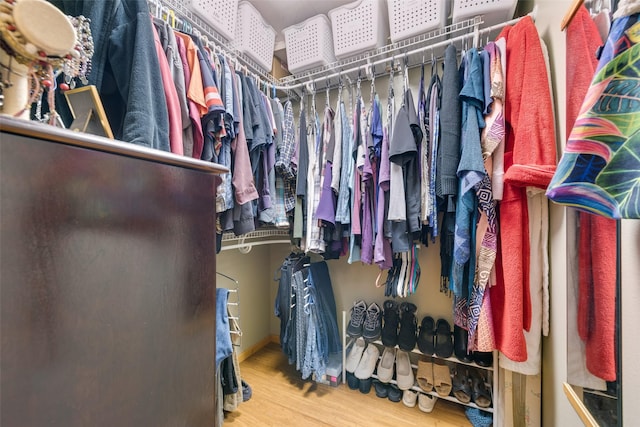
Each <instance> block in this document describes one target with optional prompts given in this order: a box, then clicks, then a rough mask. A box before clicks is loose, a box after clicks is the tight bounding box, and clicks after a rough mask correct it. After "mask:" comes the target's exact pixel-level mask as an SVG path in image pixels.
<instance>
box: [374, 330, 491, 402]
mask: <svg viewBox="0 0 640 427" xmlns="http://www.w3.org/2000/svg"><path fill="white" fill-rule="evenodd" d="M371 343H373V344H376V345H379V346H380V347H384V344H382V341H380V340H375V341H371ZM395 348H396V349H399V347H398V346H397V345H396V346H395ZM410 353H414V354H418V355H420V357H431V358H433V359H438V360H444V361H448V362H451V363H456V364H461V365H468V366H472V367H474V368H478V369H485V370H487V371H493V367H484V366H480V365H478V364H476V363H467V362H461V361H460V360H458V359H456V358H455V357H446V358H444V357H439V356H436V355H435V354H433V355H427V354H424V353H422V352H421V351H420V350H417V349H413V350H411V351H410ZM494 356H495V355H494ZM380 359H382V355H381V356H380ZM494 360H495V359H494ZM411 369H413V372H416V371H417V370H418V365H414V364H413V363H412V364H411ZM372 377H373V378H375V379H378V375H377V374H376V373H375V372H374V374H373V375H372ZM389 382H390V383H391V384H395V385H397V384H398V383H397V381H396V380H394V379H392V380H391V381H389ZM411 390H413V391H417V392H419V393H422V394H429V395H431V396H435V397H437V398H439V399H444V400H448V401H449V402H454V403H458V404H460V405H464V406H470V407H472V408H476V409H480V410H481V411H485V412H491V413H493V403H492V406H490V407H488V408H482V407H480V406H478V405H476V404H475V403H473V402H469V403H464V402H461V401H460V400H458V399H457V398H456V397H455V396H452V395H447V396H443V395H441V394H438V392H436V391H435V390H433V391H425V390H423V389H422V388H420V386H418V385H416V384H414V385H413V387H411ZM493 399H494V395H493V387H492V388H491V402H493V401H494V400H493Z"/></svg>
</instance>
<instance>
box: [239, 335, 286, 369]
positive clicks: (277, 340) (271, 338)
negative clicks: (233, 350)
mask: <svg viewBox="0 0 640 427" xmlns="http://www.w3.org/2000/svg"><path fill="white" fill-rule="evenodd" d="M272 342H274V343H276V344H280V337H278V336H277V335H269V336H268V337H266V338H265V339H263V340H261V341H258V342H257V343H256V344H254V345H252V346H251V347H249V348H248V349H246V350H244V351H243V352H242V353H240V354H239V355H238V363H240V362H242V361H244V360H246V359H248V358H249V357H250V356H251V355H253V354H255V353H257V352H258V351H260V350H261V349H263V348H264V347H266V346H267V345H268V344H269V343H272Z"/></svg>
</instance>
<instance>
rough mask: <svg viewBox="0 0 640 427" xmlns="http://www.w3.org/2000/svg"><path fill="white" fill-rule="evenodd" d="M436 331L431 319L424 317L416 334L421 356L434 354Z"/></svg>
mask: <svg viewBox="0 0 640 427" xmlns="http://www.w3.org/2000/svg"><path fill="white" fill-rule="evenodd" d="M435 336H436V330H435V322H434V321H433V317H431V316H425V317H423V318H422V322H420V332H419V333H418V348H419V349H420V351H421V352H422V354H426V355H427V356H432V355H433V354H434V353H435V352H436V346H435V345H436V340H435Z"/></svg>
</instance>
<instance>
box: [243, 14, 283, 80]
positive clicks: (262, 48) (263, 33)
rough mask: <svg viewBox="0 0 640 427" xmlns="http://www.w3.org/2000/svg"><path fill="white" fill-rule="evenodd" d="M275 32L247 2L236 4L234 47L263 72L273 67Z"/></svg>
mask: <svg viewBox="0 0 640 427" xmlns="http://www.w3.org/2000/svg"><path fill="white" fill-rule="evenodd" d="M275 42H276V32H275V30H274V29H273V27H271V25H269V24H267V23H266V22H265V20H264V19H263V18H262V15H260V12H258V10H257V9H256V8H255V7H253V5H252V4H251V3H249V2H248V1H241V2H239V3H238V24H237V25H236V37H235V43H234V45H235V47H236V49H238V51H239V52H241V53H244V54H245V55H247V56H248V57H249V58H251V59H253V60H254V61H255V62H256V63H257V64H258V65H259V66H260V67H262V68H264V69H265V71H267V72H269V71H271V68H272V66H273V49H274V46H275Z"/></svg>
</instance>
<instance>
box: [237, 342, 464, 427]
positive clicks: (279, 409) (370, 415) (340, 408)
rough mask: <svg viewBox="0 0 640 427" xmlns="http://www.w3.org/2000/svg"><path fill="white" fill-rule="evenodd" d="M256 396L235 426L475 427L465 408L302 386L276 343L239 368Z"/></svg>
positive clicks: (343, 387)
mask: <svg viewBox="0 0 640 427" xmlns="http://www.w3.org/2000/svg"><path fill="white" fill-rule="evenodd" d="M240 373H241V375H242V378H243V379H244V380H245V381H246V382H247V383H248V384H249V385H250V386H251V388H252V391H253V395H252V397H251V399H250V400H249V401H247V402H243V403H242V404H241V405H240V406H239V407H238V410H237V411H234V412H231V413H227V414H226V417H225V425H227V424H229V425H234V426H251V427H256V426H260V427H261V426H304V427H308V426H336V427H343V426H366V427H369V426H376V427H377V426H392V427H409V426H427V427H428V426H437V427H453V426H456V427H458V426H471V423H470V422H469V421H468V420H467V418H466V417H465V415H464V410H463V408H464V406H461V405H457V404H455V403H451V402H447V401H444V400H438V402H437V403H436V406H435V408H434V410H433V412H432V413H430V414H427V413H424V412H422V411H420V410H419V409H418V406H417V405H416V406H415V407H413V408H409V407H407V406H405V405H404V404H403V403H402V402H398V403H394V402H391V401H389V400H388V399H381V398H378V397H376V395H375V392H374V390H373V389H372V390H371V392H370V393H369V394H363V393H360V391H358V390H351V389H349V387H347V386H346V385H345V384H341V385H340V386H338V387H330V386H326V385H322V384H316V383H314V382H312V381H303V380H302V379H301V377H300V373H299V372H297V371H296V370H295V366H290V365H289V364H288V362H287V360H286V358H285V356H284V354H283V353H282V351H281V350H280V347H279V346H278V345H277V344H275V343H270V344H268V345H267V346H266V347H265V348H263V349H261V350H260V351H258V352H257V353H255V354H253V355H252V356H250V357H249V358H248V359H246V360H245V361H243V362H242V363H241V364H240Z"/></svg>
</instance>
